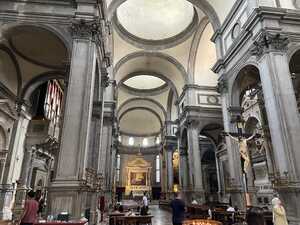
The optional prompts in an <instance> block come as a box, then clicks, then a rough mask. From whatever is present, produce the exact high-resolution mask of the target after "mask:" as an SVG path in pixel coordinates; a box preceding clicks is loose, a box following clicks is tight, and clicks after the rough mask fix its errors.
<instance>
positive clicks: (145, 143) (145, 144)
mask: <svg viewBox="0 0 300 225" xmlns="http://www.w3.org/2000/svg"><path fill="white" fill-rule="evenodd" d="M143 146H144V147H145V146H148V138H144V139H143Z"/></svg>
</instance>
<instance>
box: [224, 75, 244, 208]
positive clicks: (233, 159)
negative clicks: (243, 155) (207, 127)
mask: <svg viewBox="0 0 300 225" xmlns="http://www.w3.org/2000/svg"><path fill="white" fill-rule="evenodd" d="M221 84H222V85H221V87H222V88H219V90H220V91H221V92H222V95H221V101H222V112H223V120H224V131H225V132H231V131H232V130H233V129H232V125H231V117H230V113H229V112H228V108H229V106H230V105H229V99H230V98H229V95H228V92H227V90H226V81H222V82H221ZM225 141H226V146H227V156H228V164H229V175H230V180H229V181H228V182H225V183H228V185H229V186H228V187H226V186H225V191H226V192H228V193H229V194H230V198H231V200H232V202H233V204H234V205H236V206H237V207H238V208H239V209H245V207H246V198H245V193H244V190H243V175H242V170H241V159H240V153H239V150H238V146H237V144H236V143H234V141H233V140H232V139H231V138H229V137H225Z"/></svg>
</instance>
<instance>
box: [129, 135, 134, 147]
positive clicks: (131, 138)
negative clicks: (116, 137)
mask: <svg viewBox="0 0 300 225" xmlns="http://www.w3.org/2000/svg"><path fill="white" fill-rule="evenodd" d="M128 144H129V145H131V146H132V145H134V138H133V137H130V138H129V139H128Z"/></svg>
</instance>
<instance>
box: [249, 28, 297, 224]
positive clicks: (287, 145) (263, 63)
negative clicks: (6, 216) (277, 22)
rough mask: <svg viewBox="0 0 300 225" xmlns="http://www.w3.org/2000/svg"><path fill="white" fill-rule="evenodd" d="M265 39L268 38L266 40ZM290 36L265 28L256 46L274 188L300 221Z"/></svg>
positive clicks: (290, 214)
mask: <svg viewBox="0 0 300 225" xmlns="http://www.w3.org/2000/svg"><path fill="white" fill-rule="evenodd" d="M265 40H268V43H266V41H265ZM287 45H288V39H287V38H285V37H283V36H282V35H280V34H271V33H269V32H264V33H262V34H261V35H260V37H259V38H258V40H257V41H256V43H255V44H254V48H253V50H252V52H253V54H255V55H256V57H257V59H258V63H259V71H260V78H261V83H262V87H263V93H264V99H265V107H266V112H267V116H268V124H269V128H270V134H271V139H272V145H273V155H274V161H275V177H274V180H273V184H274V188H275V189H276V190H277V191H278V192H279V194H280V198H281V200H282V201H283V203H284V206H285V207H286V212H287V214H288V218H289V221H290V224H299V223H300V208H299V207H298V206H299V201H300V183H299V181H300V151H299V146H300V135H299V134H300V118H299V112H298V109H297V103H296V97H295V93H294V88H293V84H292V79H291V75H290V70H289V61H288V57H287V54H286V51H285V50H286V46H287Z"/></svg>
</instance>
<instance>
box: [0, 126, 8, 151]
mask: <svg viewBox="0 0 300 225" xmlns="http://www.w3.org/2000/svg"><path fill="white" fill-rule="evenodd" d="M6 147H7V135H6V132H5V129H4V128H3V127H2V126H1V125H0V151H2V150H3V149H5V148H6Z"/></svg>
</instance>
